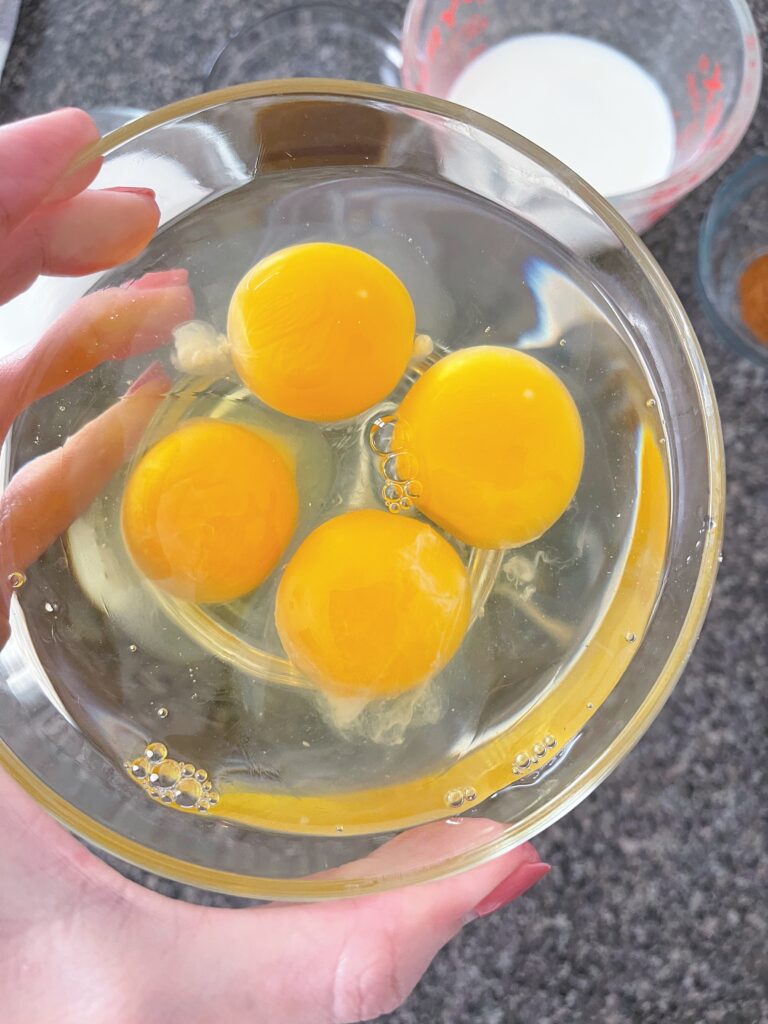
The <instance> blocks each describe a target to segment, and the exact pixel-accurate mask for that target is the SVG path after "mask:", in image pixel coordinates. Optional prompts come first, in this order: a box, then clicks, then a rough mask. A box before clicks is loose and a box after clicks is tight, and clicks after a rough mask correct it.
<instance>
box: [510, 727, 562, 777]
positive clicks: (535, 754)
mask: <svg viewBox="0 0 768 1024" xmlns="http://www.w3.org/2000/svg"><path fill="white" fill-rule="evenodd" d="M556 746H557V740H556V739H555V737H554V736H552V735H551V734H550V733H547V735H546V736H545V737H544V738H543V739H542V740H540V741H539V742H537V743H534V744H532V746H531V749H530V750H521V751H520V752H519V753H517V754H515V758H514V760H513V762H512V774H513V775H520V774H522V773H523V772H526V771H528V769H529V768H531V767H532V766H533V765H535V764H539V762H541V761H546V759H547V758H548V757H549V756H550V754H551V753H552V751H553V749H554V748H555V747H556Z"/></svg>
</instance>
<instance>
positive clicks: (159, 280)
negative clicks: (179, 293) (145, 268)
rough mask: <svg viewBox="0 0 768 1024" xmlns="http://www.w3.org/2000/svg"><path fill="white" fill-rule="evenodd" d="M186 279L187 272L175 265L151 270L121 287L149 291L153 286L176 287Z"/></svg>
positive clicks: (186, 281) (187, 279)
mask: <svg viewBox="0 0 768 1024" xmlns="http://www.w3.org/2000/svg"><path fill="white" fill-rule="evenodd" d="M188 281H189V273H188V272H187V271H186V270H184V269H183V268H181V267H175V268H174V269H172V270H153V271H151V272H150V273H149V274H144V276H143V277H140V278H138V280H136V281H130V282H128V283H126V284H125V285H123V287H124V288H137V289H138V290H139V291H151V290H152V289H153V288H177V287H179V285H185V284H187V283H188Z"/></svg>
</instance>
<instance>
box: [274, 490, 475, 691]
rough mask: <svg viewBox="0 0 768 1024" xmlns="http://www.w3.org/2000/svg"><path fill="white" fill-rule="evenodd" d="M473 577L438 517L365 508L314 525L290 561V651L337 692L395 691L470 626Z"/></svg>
mask: <svg viewBox="0 0 768 1024" xmlns="http://www.w3.org/2000/svg"><path fill="white" fill-rule="evenodd" d="M469 610H470V587H469V580H468V577H467V572H466V569H465V567H464V564H463V563H462V561H461V559H460V558H459V556H458V554H457V553H456V551H455V550H454V548H453V547H452V546H451V545H450V544H449V543H448V541H446V540H445V539H444V538H443V537H441V536H440V535H439V534H438V533H437V532H436V531H435V530H434V529H433V528H432V527H431V526H429V525H428V524H426V523H423V522H419V521H418V520H415V519H410V518H396V517H395V516H392V515H390V514H389V513H387V512H383V511H376V510H371V509H366V510H362V511H356V512H347V513H345V514H343V515H340V516H337V517H336V518H335V519H331V520H329V521H327V522H325V523H323V524H322V525H321V526H319V527H318V528H317V529H316V530H314V531H313V532H312V533H311V534H310V535H309V536H308V537H307V538H306V540H305V541H304V542H303V543H302V544H301V546H300V547H299V548H298V550H297V551H296V553H295V554H294V556H293V557H292V558H291V560H290V562H289V563H288V566H287V567H286V570H285V573H284V574H283V578H282V580H281V581H280V586H279V588H278V591H277V601H276V608H275V620H276V623H277V629H278V633H279V634H280V639H281V641H282V643H283V646H284V648H285V651H286V653H287V655H288V657H289V658H290V659H291V661H292V662H293V664H294V665H295V666H296V667H297V668H298V669H299V671H300V672H302V673H303V674H304V675H305V676H307V678H308V679H310V680H311V681H312V682H314V683H315V684H316V685H317V686H318V687H320V688H321V689H323V690H326V691H327V692H328V693H331V694H337V695H341V696H350V697H351V696H357V697H360V696H366V697H369V698H384V697H395V696H397V695H398V694H400V693H402V692H404V691H405V690H409V689H411V688H412V687H415V686H418V685H419V683H423V682H425V681H426V680H427V679H429V678H430V677H431V676H433V675H434V674H435V673H437V672H439V671H440V669H441V668H443V666H444V665H446V664H447V662H448V661H449V660H450V659H451V657H452V656H453V655H454V654H455V652H456V650H457V649H458V647H459V645H460V644H461V641H462V638H463V636H464V633H465V631H466V629H467V623H468V620H469Z"/></svg>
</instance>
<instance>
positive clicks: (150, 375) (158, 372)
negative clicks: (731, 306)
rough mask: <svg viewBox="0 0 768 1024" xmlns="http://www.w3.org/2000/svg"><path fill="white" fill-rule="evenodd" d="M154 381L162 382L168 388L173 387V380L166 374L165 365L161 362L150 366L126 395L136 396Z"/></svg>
mask: <svg viewBox="0 0 768 1024" xmlns="http://www.w3.org/2000/svg"><path fill="white" fill-rule="evenodd" d="M154 381H161V382H162V383H163V384H164V385H165V386H166V387H168V388H170V386H171V378H170V377H169V376H168V374H167V373H166V372H165V369H164V368H163V364H162V363H161V362H159V361H155V362H154V363H152V364H151V365H150V366H148V367H147V368H146V370H145V371H144V372H143V373H141V374H139V376H138V377H137V378H136V380H135V381H134V382H133V384H131V386H130V387H129V388H128V390H127V391H126V392H125V394H126V395H135V394H136V392H137V391H140V390H141V388H143V387H146V386H147V384H149V383H150V382H154Z"/></svg>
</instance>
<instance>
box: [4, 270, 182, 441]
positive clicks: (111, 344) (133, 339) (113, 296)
mask: <svg viewBox="0 0 768 1024" xmlns="http://www.w3.org/2000/svg"><path fill="white" fill-rule="evenodd" d="M193 316H194V299H193V297H192V292H191V291H190V289H189V286H188V285H187V272H186V270H181V269H179V270H166V271H160V272H157V273H152V274H145V275H144V277H142V278H139V280H138V281H134V282H131V284H130V286H129V287H126V288H105V289H104V290H103V291H100V292H93V293H92V294H91V295H86V296H85V297H84V298H82V299H80V300H79V301H78V302H76V303H75V304H74V305H73V306H71V307H70V309H68V310H66V311H65V312H64V313H63V314H62V315H61V316H60V317H59V318H58V319H57V320H56V321H55V322H54V323H53V324H52V325H51V326H50V327H49V328H48V330H47V331H46V332H45V334H44V335H43V336H42V338H41V339H40V340H39V341H38V342H37V344H36V345H34V346H33V347H32V348H31V349H28V350H27V351H26V352H22V353H21V354H19V353H14V354H13V355H11V356H9V357H8V358H7V359H5V360H0V441H2V439H3V437H4V436H5V434H6V433H7V430H8V427H9V425H10V424H11V423H12V422H13V420H14V419H15V418H16V416H18V415H19V413H20V412H21V411H22V410H23V409H25V408H26V407H27V406H28V405H30V404H31V403H32V402H35V401H37V399H39V398H42V397H43V396H45V395H49V394H51V393H52V392H53V391H57V390H58V389H59V388H62V387H64V386H65V385H67V384H69V383H70V382H71V381H73V380H75V379H76V378H77V377H81V376H82V375H83V374H85V373H88V372H89V371H90V370H92V369H93V368H94V367H96V366H98V365H99V364H100V363H103V362H106V361H107V360H112V359H125V358H127V357H129V356H134V355H141V354H143V353H145V352H149V351H151V350H152V349H154V348H157V346H158V345H161V344H163V343H164V342H166V341H167V340H168V339H169V337H170V335H171V332H172V331H173V329H174V327H177V326H178V325H179V324H180V323H183V322H184V321H185V320H191V319H192V317H193Z"/></svg>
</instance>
